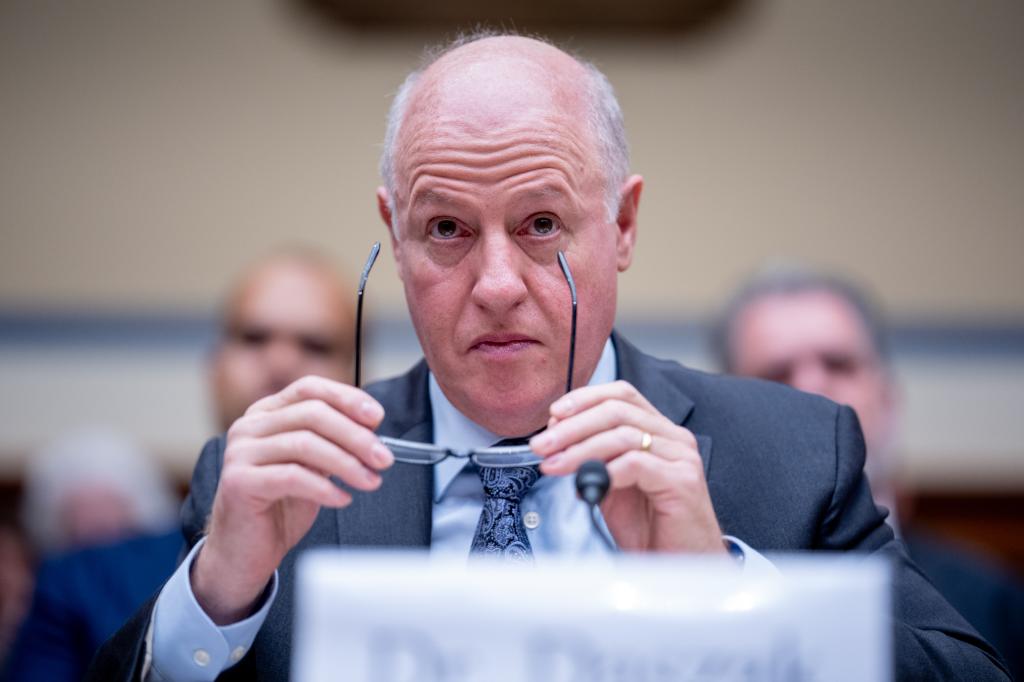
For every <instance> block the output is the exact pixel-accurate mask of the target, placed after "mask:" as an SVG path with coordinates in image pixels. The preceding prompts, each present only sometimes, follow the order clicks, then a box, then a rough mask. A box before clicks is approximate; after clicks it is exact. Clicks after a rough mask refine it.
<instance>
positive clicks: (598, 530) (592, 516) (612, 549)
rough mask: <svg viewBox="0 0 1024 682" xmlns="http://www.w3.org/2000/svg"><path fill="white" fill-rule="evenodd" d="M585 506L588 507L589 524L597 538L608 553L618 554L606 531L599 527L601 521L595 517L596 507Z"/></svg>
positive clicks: (592, 505)
mask: <svg viewBox="0 0 1024 682" xmlns="http://www.w3.org/2000/svg"><path fill="white" fill-rule="evenodd" d="M587 506H589V507H590V523H591V524H592V525H593V526H594V532H596V533H597V534H598V536H599V537H600V538H601V540H602V541H603V542H604V544H605V547H607V548H608V551H609V552H611V553H612V554H618V553H619V548H618V547H617V546H616V545H615V543H614V542H613V541H612V539H611V537H610V536H609V535H608V531H606V530H605V528H604V526H603V525H601V520H600V519H599V518H598V516H597V509H598V507H597V505H596V504H589V505H587Z"/></svg>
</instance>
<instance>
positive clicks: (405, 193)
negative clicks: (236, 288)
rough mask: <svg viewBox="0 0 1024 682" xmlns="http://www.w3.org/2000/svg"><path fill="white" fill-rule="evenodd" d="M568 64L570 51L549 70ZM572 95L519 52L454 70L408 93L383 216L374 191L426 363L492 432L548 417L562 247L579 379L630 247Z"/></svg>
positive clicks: (565, 350) (562, 322) (605, 323)
mask: <svg viewBox="0 0 1024 682" xmlns="http://www.w3.org/2000/svg"><path fill="white" fill-rule="evenodd" d="M485 42H486V41H485ZM562 56H563V57H565V55H562ZM566 59H568V58H567V57H566ZM533 66H536V65H533ZM563 66H565V67H567V68H572V67H573V66H575V63H572V64H571V65H563V64H554V65H552V67H551V68H552V70H554V71H555V72H557V69H559V68H562V67H563ZM432 75H434V76H436V74H430V72H429V71H428V74H427V75H425V76H424V78H425V79H428V78H430V76H432ZM574 96H576V95H574V94H573V92H571V91H569V92H565V91H562V93H561V95H559V92H558V89H557V88H556V87H552V83H551V81H550V79H545V78H544V77H543V75H542V71H540V70H537V71H536V72H534V71H533V70H532V68H531V65H529V64H526V65H524V64H515V63H513V64H505V65H502V64H496V63H489V64H487V65H486V66H481V65H479V64H477V65H468V66H465V68H461V69H457V68H452V69H449V70H448V71H447V72H445V73H443V74H441V75H440V76H437V77H435V78H434V79H433V80H430V81H429V82H428V83H425V84H424V85H422V86H421V88H420V90H419V91H418V95H417V96H416V97H414V99H413V102H412V103H411V105H410V110H409V113H408V114H407V116H406V119H405V122H404V124H403V128H402V134H401V139H400V145H399V146H400V148H401V149H402V150H403V153H402V154H401V155H400V156H399V157H398V159H397V163H396V166H397V183H396V184H397V188H396V195H397V196H395V197H394V203H395V214H394V215H393V216H392V215H390V213H389V211H388V209H387V205H386V200H387V196H386V194H384V193H383V192H381V193H380V198H381V202H382V213H383V214H384V217H385V220H386V221H388V222H389V226H390V228H391V233H392V240H393V241H392V244H393V247H394V252H395V257H396V259H397V263H398V268H399V273H400V275H401V277H402V281H403V284H404V288H405V295H406V299H407V302H408V305H409V310H410V313H411V315H412V319H413V324H414V326H415V327H416V331H417V334H418V336H419V339H420V344H421V345H422V347H423V351H424V354H425V356H426V359H427V361H428V363H429V365H430V368H431V371H432V372H433V373H434V375H435V377H436V378H437V380H438V383H439V384H440V386H441V388H442V390H443V391H444V393H445V395H446V396H447V397H448V398H449V400H451V401H452V403H453V404H454V405H455V406H456V407H457V408H458V409H459V410H460V411H462V412H463V413H464V414H466V415H467V416H469V417H470V418H472V419H473V420H474V421H476V422H477V423H479V424H481V425H483V426H485V427H487V428H488V429H490V430H491V431H494V432H496V433H499V434H501V435H523V434H528V433H530V432H532V431H534V430H536V429H538V428H539V427H541V426H543V425H544V424H545V423H546V421H547V408H548V406H549V405H550V403H551V402H552V401H553V400H555V399H556V398H558V397H559V396H560V395H561V394H562V393H563V392H564V390H565V375H566V371H567V368H568V354H569V330H570V318H571V299H570V294H569V288H568V286H567V284H566V281H565V279H564V277H563V276H562V274H561V271H560V270H559V266H558V262H557V256H556V254H557V252H558V251H559V250H562V251H564V252H565V254H566V258H567V260H568V262H569V264H570V267H571V269H572V272H573V276H574V278H575V280H576V284H577V289H578V301H579V327H578V329H579V331H578V340H577V351H576V352H577V356H576V357H577V371H576V376H575V377H574V385H575V386H579V385H581V384H582V383H585V381H586V380H587V379H589V377H590V374H591V373H592V372H593V370H594V367H595V366H596V364H597V360H598V358H599V356H600V353H601V349H602V347H603V345H604V343H605V341H606V339H607V338H608V334H609V333H610V331H611V327H612V323H613V320H614V315H615V299H616V275H617V272H618V271H620V270H623V269H625V268H626V267H627V266H628V264H629V261H630V258H631V254H632V243H633V235H634V230H635V224H634V223H633V222H632V215H633V214H632V213H630V214H629V215H630V217H629V219H628V221H626V222H627V223H628V224H626V225H625V227H623V226H622V225H620V224H618V223H617V222H616V221H615V220H609V219H608V216H607V211H606V207H605V198H606V197H605V184H604V177H603V175H602V173H601V172H599V169H600V164H599V162H598V159H597V155H596V153H595V145H594V142H593V140H592V139H591V137H592V136H591V134H590V130H589V127H588V126H586V125H585V124H583V123H582V120H583V117H582V116H581V115H579V111H578V106H577V105H573V104H571V103H570V105H568V106H562V105H560V104H558V102H559V98H560V97H561V98H563V99H568V100H572V99H573V97H574ZM627 184H628V183H627ZM635 184H636V185H637V186H636V189H635V194H634V195H633V196H631V197H630V198H629V201H631V202H632V203H631V209H628V210H627V212H629V210H632V209H635V203H636V199H637V198H638V195H639V178H636V179H635ZM619 222H622V221H621V220H620V221H619Z"/></svg>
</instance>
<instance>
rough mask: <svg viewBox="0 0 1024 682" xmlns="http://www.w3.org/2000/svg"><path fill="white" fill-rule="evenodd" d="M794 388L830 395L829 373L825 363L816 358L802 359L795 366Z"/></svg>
mask: <svg viewBox="0 0 1024 682" xmlns="http://www.w3.org/2000/svg"><path fill="white" fill-rule="evenodd" d="M792 385H793V388H796V389H799V390H801V391H806V392H807V393H814V394H817V395H823V396H826V397H828V395H829V375H828V372H827V371H826V370H825V367H824V365H823V364H822V363H821V362H819V361H817V360H814V359H811V360H802V361H800V362H798V363H797V364H796V365H795V366H794V367H793V375H792Z"/></svg>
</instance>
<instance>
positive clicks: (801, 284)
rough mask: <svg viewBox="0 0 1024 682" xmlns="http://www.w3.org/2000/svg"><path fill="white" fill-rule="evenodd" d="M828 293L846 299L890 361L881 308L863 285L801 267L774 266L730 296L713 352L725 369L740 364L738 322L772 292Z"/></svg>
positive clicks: (874, 344) (715, 330)
mask: <svg viewBox="0 0 1024 682" xmlns="http://www.w3.org/2000/svg"><path fill="white" fill-rule="evenodd" d="M807 293H827V294H831V295H833V296H835V297H836V298H838V299H840V300H842V301H844V302H846V303H847V304H848V305H849V306H850V308H852V309H853V311H854V313H855V314H856V315H857V318H858V319H859V320H860V322H861V324H862V325H863V326H864V330H865V331H866V332H867V335H868V339H869V340H870V341H871V345H872V348H873V350H874V352H875V354H876V355H877V356H878V359H879V360H880V361H881V362H882V363H883V365H887V364H888V363H889V344H888V341H887V339H886V334H885V323H884V321H883V318H882V314H881V312H880V311H879V308H878V307H877V306H876V304H875V303H874V302H873V300H872V299H871V297H870V296H868V294H867V293H866V292H865V291H864V289H863V288H862V287H858V286H857V285H855V284H854V283H853V282H850V281H849V280H846V279H843V278H842V277H837V276H835V275H826V274H822V273H818V272H814V271H812V270H808V269H805V268H799V267H772V268H766V269H764V270H761V271H760V272H758V273H757V274H755V275H753V276H752V277H751V278H749V279H748V280H747V281H746V282H745V283H744V284H743V285H742V286H740V288H739V289H738V290H737V291H736V293H735V294H734V295H733V296H732V298H731V299H729V302H728V303H727V304H726V306H725V308H724V309H723V311H722V313H721V314H720V315H719V317H718V319H717V320H716V321H715V323H714V324H713V326H712V329H711V349H710V350H711V354H712V356H713V357H714V358H715V360H716V361H717V363H718V367H719V368H720V369H721V370H722V371H723V372H732V371H734V370H735V368H736V357H735V352H734V351H735V347H734V346H735V335H736V323H737V321H738V319H739V317H740V315H742V314H743V312H744V311H745V310H746V309H747V308H748V307H750V306H751V305H753V304H754V303H755V302H757V301H759V300H761V299H762V298H765V297H768V296H793V295H797V294H807Z"/></svg>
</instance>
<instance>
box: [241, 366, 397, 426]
mask: <svg viewBox="0 0 1024 682" xmlns="http://www.w3.org/2000/svg"><path fill="white" fill-rule="evenodd" d="M304 400H322V401H323V402H325V403H327V404H328V405H330V406H331V407H333V408H334V409H336V410H338V411H339V412H342V413H344V414H346V415H348V416H349V417H350V418H351V419H353V420H354V421H357V422H359V423H360V424H362V425H363V426H366V427H368V428H371V429H375V428H377V426H379V425H380V422H381V420H382V419H383V418H384V408H383V407H381V405H380V403H378V402H377V401H376V400H374V398H373V396H371V395H370V394H369V393H367V392H366V391H363V390H362V389H358V388H356V387H354V386H349V385H348V384H343V383H341V382H340V381H333V380H331V379H325V378H324V377H318V376H312V375H311V376H305V377H302V378H301V379H296V380H295V381H293V382H292V383H290V384H288V386H286V387H285V388H283V389H282V390H280V391H278V392H277V393H274V394H272V395H268V396H267V397H265V398H262V399H260V400H257V401H256V402H255V403H253V404H252V405H251V406H249V409H248V410H246V412H245V413H246V414H247V415H248V414H251V413H254V412H267V411H271V410H278V409H281V408H282V407H285V406H286V405H291V404H293V403H298V402H302V401H304Z"/></svg>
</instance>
